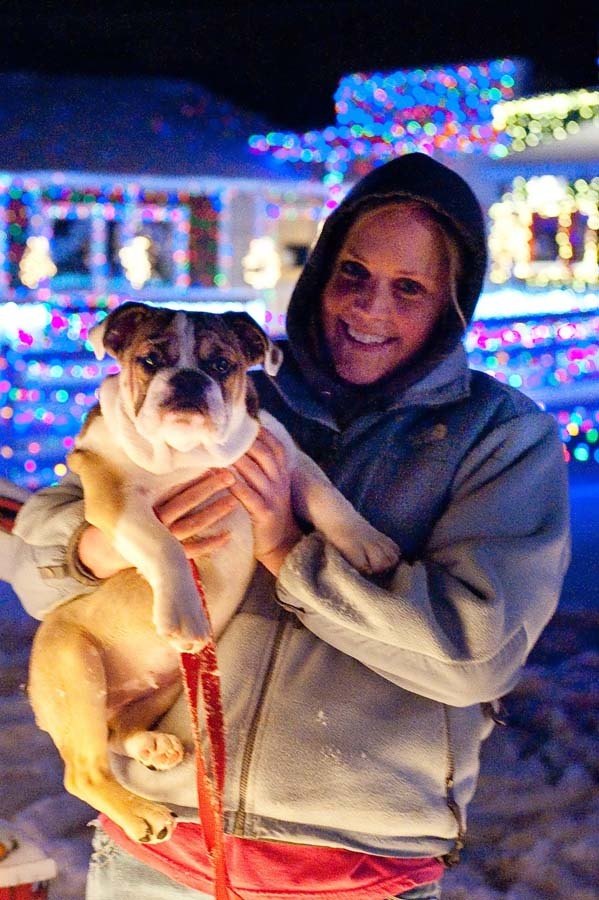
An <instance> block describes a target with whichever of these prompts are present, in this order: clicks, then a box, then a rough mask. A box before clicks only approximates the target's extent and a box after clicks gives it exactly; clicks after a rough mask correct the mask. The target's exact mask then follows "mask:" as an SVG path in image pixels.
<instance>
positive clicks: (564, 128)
mask: <svg viewBox="0 0 599 900" xmlns="http://www.w3.org/2000/svg"><path fill="white" fill-rule="evenodd" d="M589 123H593V124H594V125H595V126H599V91H590V90H578V91H568V92H565V93H564V92H562V93H558V94H539V95H538V96H536V97H528V98H523V99H519V100H510V101H504V102H502V103H498V104H497V105H496V106H494V107H493V128H494V129H495V130H496V131H497V132H500V133H505V134H506V135H508V136H509V138H510V142H509V147H510V150H513V151H515V152H519V151H522V150H525V149H526V148H527V147H536V146H537V145H538V144H540V143H541V142H542V141H546V140H556V141H563V140H565V139H566V138H567V137H568V135H571V134H576V133H577V132H578V131H580V128H581V126H582V125H586V124H589ZM598 141H599V136H598Z"/></svg>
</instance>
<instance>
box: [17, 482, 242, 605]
mask: <svg viewBox="0 0 599 900" xmlns="http://www.w3.org/2000/svg"><path fill="white" fill-rule="evenodd" d="M233 481H234V476H233V475H232V474H231V473H230V472H228V471H226V470H214V471H212V470H211V471H209V472H207V473H205V474H204V475H203V476H201V477H200V478H198V479H197V480H196V481H194V482H192V483H191V484H189V485H186V486H185V487H183V488H182V489H181V490H180V491H179V492H178V493H177V494H176V495H174V496H173V497H171V498H170V499H169V500H167V501H166V502H164V503H162V504H160V505H159V506H157V507H156V509H155V513H156V515H157V516H158V518H159V519H160V520H161V521H162V522H163V523H164V524H165V525H166V526H167V528H169V530H170V531H171V532H172V533H173V534H174V535H175V537H177V538H178V539H179V540H180V541H182V542H183V545H184V547H185V552H186V555H187V556H188V557H195V558H197V557H199V556H209V555H210V554H211V553H214V552H215V551H216V550H218V548H219V547H221V546H223V544H225V543H226V542H227V541H228V539H229V533H228V532H227V531H226V530H224V531H220V532H216V533H210V534H208V535H205V534H204V533H203V532H204V531H206V530H209V531H211V532H214V526H215V525H216V524H217V523H218V522H219V521H220V520H221V519H223V518H224V517H225V516H226V515H228V514H229V513H230V512H231V510H232V509H233V507H234V506H235V505H236V503H237V500H235V498H234V497H233V496H232V495H230V494H224V495H223V494H221V496H219V497H217V499H216V500H214V501H212V502H210V501H211V498H212V497H213V495H214V494H217V493H221V492H222V491H223V489H224V488H226V487H228V486H229V485H230V484H231V483H232V482H233ZM202 503H206V506H205V507H203V508H202V509H200V510H198V509H197V507H198V505H199V504H202ZM14 534H15V535H16V538H17V539H18V540H20V542H21V546H20V548H19V551H18V552H17V553H16V554H15V556H16V571H15V573H14V576H13V579H12V585H13V588H14V590H15V591H16V593H17V594H18V596H19V599H20V600H21V603H22V604H23V606H24V608H25V609H26V610H27V612H28V613H29V614H30V615H31V616H33V617H34V618H36V619H42V618H43V617H44V615H46V614H47V613H48V612H50V610H52V609H54V608H55V607H56V606H59V605H60V604H61V603H65V602H66V601H68V600H71V599H73V597H76V596H79V595H81V594H84V593H89V592H90V591H92V590H94V588H95V587H96V586H97V585H98V583H99V582H100V581H101V580H103V579H105V578H108V577H110V576H111V575H114V574H115V573H116V572H118V571H120V570H122V569H125V568H128V567H129V566H130V563H129V562H128V561H127V560H126V559H124V557H122V556H121V555H120V554H119V553H118V552H117V551H116V550H115V549H114V547H113V546H112V544H111V543H110V540H109V538H108V537H107V536H106V535H105V534H103V532H101V531H100V530H99V529H98V528H96V527H95V526H92V525H89V524H88V523H87V522H86V520H85V510H84V501H83V492H82V488H81V482H80V481H79V479H78V477H77V476H76V475H73V474H68V475H67V476H65V478H64V479H63V480H62V481H61V482H60V484H58V485H55V486H53V487H51V488H45V489H43V490H40V491H38V492H37V493H35V494H32V496H31V497H30V498H29V499H28V500H27V501H26V503H25V504H24V506H23V507H22V509H21V510H20V512H19V515H18V517H17V522H16V524H15V529H14Z"/></svg>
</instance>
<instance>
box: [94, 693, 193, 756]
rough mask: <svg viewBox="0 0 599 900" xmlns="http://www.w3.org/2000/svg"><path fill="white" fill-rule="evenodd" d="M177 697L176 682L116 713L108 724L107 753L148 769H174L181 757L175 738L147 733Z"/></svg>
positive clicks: (179, 744) (158, 732)
mask: <svg viewBox="0 0 599 900" xmlns="http://www.w3.org/2000/svg"><path fill="white" fill-rule="evenodd" d="M180 693H181V682H180V681H179V680H178V679H177V680H176V681H174V682H173V684H170V685H167V686H165V687H163V688H158V689H156V690H154V691H152V693H151V694H150V695H149V696H147V697H143V698H142V699H140V700H136V701H134V702H132V703H129V704H128V705H127V706H126V707H125V708H124V709H122V710H119V712H118V713H117V714H116V715H114V716H113V717H112V718H111V719H110V720H109V723H108V728H109V746H110V749H111V750H112V751H113V752H114V753H120V754H121V755H122V756H130V757H131V758H132V759H136V760H137V761H138V762H140V763H142V764H143V765H144V766H147V767H148V768H149V769H159V770H165V769H172V768H173V767H174V766H177V765H178V764H179V763H180V762H181V760H182V759H183V756H184V753H185V750H184V748H183V744H182V743H181V741H180V740H179V738H178V737H177V736H176V735H174V734H167V733H166V732H163V731H151V730H150V729H151V728H152V726H153V725H155V724H156V723H157V722H158V720H159V719H160V718H161V717H162V716H163V715H164V714H165V713H166V712H167V710H169V709H170V708H171V706H172V705H173V703H174V702H175V700H176V699H177V697H178V696H179V694H180Z"/></svg>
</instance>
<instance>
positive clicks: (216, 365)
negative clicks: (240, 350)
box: [208, 356, 234, 375]
mask: <svg viewBox="0 0 599 900" xmlns="http://www.w3.org/2000/svg"><path fill="white" fill-rule="evenodd" d="M208 368H209V369H210V371H212V372H214V373H215V374H216V375H228V374H229V372H231V370H232V369H233V368H234V366H233V363H231V362H229V360H228V359H226V358H225V357H224V356H217V357H216V359H211V360H210V362H209V364H208Z"/></svg>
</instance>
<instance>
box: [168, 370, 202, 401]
mask: <svg viewBox="0 0 599 900" xmlns="http://www.w3.org/2000/svg"><path fill="white" fill-rule="evenodd" d="M210 384H211V381H210V379H209V377H208V376H207V375H206V374H205V373H204V372H200V371H198V370H197V369H180V370H179V371H178V372H176V373H175V374H174V375H173V377H172V378H171V379H170V387H171V395H170V398H169V400H168V401H167V404H166V405H167V406H168V407H169V408H170V409H173V408H175V409H195V410H200V411H203V410H204V407H205V395H206V390H207V389H208V387H209V386H210Z"/></svg>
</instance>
